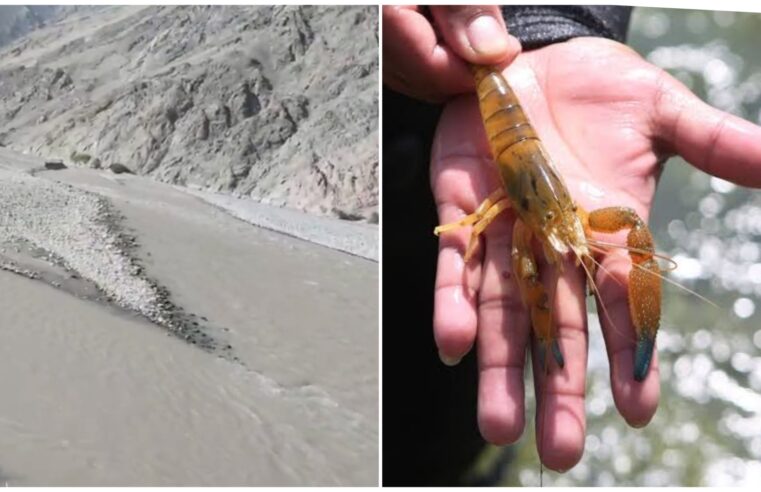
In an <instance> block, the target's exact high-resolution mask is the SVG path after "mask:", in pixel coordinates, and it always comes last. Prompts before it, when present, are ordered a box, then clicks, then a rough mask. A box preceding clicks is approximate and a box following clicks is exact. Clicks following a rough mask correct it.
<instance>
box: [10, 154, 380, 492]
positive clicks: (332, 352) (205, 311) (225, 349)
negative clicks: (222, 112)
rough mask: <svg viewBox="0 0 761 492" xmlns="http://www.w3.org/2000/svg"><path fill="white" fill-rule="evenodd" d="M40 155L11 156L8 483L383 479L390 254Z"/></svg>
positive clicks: (372, 481) (252, 482)
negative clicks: (386, 257)
mask: <svg viewBox="0 0 761 492" xmlns="http://www.w3.org/2000/svg"><path fill="white" fill-rule="evenodd" d="M41 166H42V161H40V160H38V159H35V158H33V157H29V156H21V155H18V154H13V153H11V152H9V151H7V150H6V149H0V197H2V199H3V201H4V209H3V211H2V212H0V249H1V250H2V251H1V252H0V260H2V261H0V263H2V265H3V266H4V267H5V268H6V270H5V271H0V289H1V290H0V291H2V292H3V293H4V294H3V296H0V325H2V326H3V332H4V333H5V335H4V342H3V343H2V344H0V391H2V392H3V394H4V395H6V396H7V397H6V398H4V399H3V400H2V401H1V402H0V435H3V436H4V437H3V439H0V477H2V479H3V480H5V481H7V482H8V483H9V484H11V485H64V484H65V485H101V484H102V485H109V484H113V485H148V484H153V485H258V484H272V485H275V484H292V485H310V484H323V485H329V484H353V485H370V484H375V483H377V461H378V454H377V453H378V451H377V450H378V399H377V398H378V396H377V395H378V380H377V378H378V376H377V367H378V360H377V353H378V352H377V349H378V346H377V343H378V335H377V333H378V326H377V310H378V306H377V294H378V291H377V281H378V264H377V263H376V262H373V261H369V260H366V259H364V258H361V257H359V256H357V254H358V253H357V252H356V251H355V252H354V254H347V253H343V252H340V251H335V250H332V249H329V248H326V247H322V246H318V245H315V244H311V243H309V242H305V241H302V240H299V239H295V238H293V237H290V236H285V235H282V234H278V233H276V232H273V231H270V230H263V229H261V228H257V227H253V226H252V225H250V224H248V223H246V222H244V221H242V220H239V219H236V218H234V217H232V216H231V215H229V214H228V213H225V212H223V211H222V210H221V209H220V208H219V207H218V206H212V205H210V204H208V203H205V202H204V201H202V200H200V199H199V198H198V197H196V196H193V195H191V194H189V193H186V192H184V191H182V190H180V189H176V188H173V187H171V186H168V185H164V184H161V183H156V182H152V181H150V180H147V179H142V178H139V177H135V176H122V175H120V176H116V175H113V174H111V173H109V172H108V171H94V170H89V169H67V170H63V171H33V170H35V169H37V170H39V168H40V167H41ZM30 171H32V172H31V173H30ZM30 174H32V175H30ZM257 213H259V214H262V213H264V214H266V211H265V212H262V211H261V210H258V212H257ZM273 220H274V221H282V220H283V219H282V217H280V216H276V217H274V218H273ZM304 220H305V223H308V220H307V219H304ZM350 225H356V224H350ZM317 227H320V226H317ZM363 227H364V226H363ZM368 227H370V228H372V226H368ZM291 235H293V234H292V233H291ZM376 251H377V250H376ZM13 272H17V273H13ZM19 273H21V275H19ZM176 334H179V335H180V336H179V337H177V336H171V335H176Z"/></svg>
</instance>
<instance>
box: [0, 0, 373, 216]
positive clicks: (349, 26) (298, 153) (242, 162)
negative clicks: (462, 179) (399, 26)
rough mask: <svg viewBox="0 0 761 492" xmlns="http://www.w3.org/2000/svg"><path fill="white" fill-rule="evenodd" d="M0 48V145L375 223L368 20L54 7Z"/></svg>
mask: <svg viewBox="0 0 761 492" xmlns="http://www.w3.org/2000/svg"><path fill="white" fill-rule="evenodd" d="M59 9H61V11H60V12H57V15H56V19H57V20H54V21H51V22H50V23H49V24H48V25H47V26H44V27H41V28H39V29H36V30H34V31H32V32H30V33H29V34H27V35H25V36H22V37H20V38H18V39H17V40H16V41H14V42H12V43H9V44H7V45H6V46H4V47H3V48H0V145H5V146H8V147H11V148H13V149H16V150H21V151H25V152H29V153H34V154H37V155H41V156H43V157H50V158H63V159H64V160H65V161H66V163H67V164H70V165H81V166H90V167H108V166H109V165H111V164H115V163H120V164H123V165H125V166H127V167H129V168H130V169H132V170H133V171H135V172H136V173H138V174H146V175H149V176H151V177H154V178H155V179H158V180H161V181H165V182H169V183H175V184H179V185H185V186H190V187H196V188H202V189H209V190H213V191H220V192H224V193H229V194H232V195H235V196H241V197H251V198H253V199H255V200H258V201H262V202H264V203H270V204H276V205H282V206H287V207H292V208H297V209H302V210H306V211H308V212H311V213H315V214H322V215H334V216H339V217H342V218H355V219H357V218H364V219H368V220H371V221H372V220H374V219H375V218H377V205H378V198H377V197H378V154H377V149H378V126H377V118H378V37H377V32H378V9H377V7H295V6H294V7H243V6H212V7H208V6H193V7H178V6H166V7H152V6H128V7H59Z"/></svg>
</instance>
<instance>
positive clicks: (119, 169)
mask: <svg viewBox="0 0 761 492" xmlns="http://www.w3.org/2000/svg"><path fill="white" fill-rule="evenodd" d="M108 168H109V169H110V170H111V172H112V173H114V174H123V173H126V174H135V173H134V172H132V170H131V169H130V168H128V167H127V166H125V165H124V164H120V163H118V162H115V163H113V164H111V165H110V166H108Z"/></svg>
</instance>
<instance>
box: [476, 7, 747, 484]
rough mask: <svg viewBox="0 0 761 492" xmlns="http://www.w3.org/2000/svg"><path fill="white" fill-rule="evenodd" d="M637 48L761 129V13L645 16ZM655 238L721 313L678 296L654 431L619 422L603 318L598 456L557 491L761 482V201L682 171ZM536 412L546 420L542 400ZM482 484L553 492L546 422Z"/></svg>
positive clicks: (594, 359)
mask: <svg viewBox="0 0 761 492" xmlns="http://www.w3.org/2000/svg"><path fill="white" fill-rule="evenodd" d="M629 45H630V46H631V47H633V48H634V49H636V50H637V51H638V52H639V53H640V54H642V56H644V57H646V58H647V59H648V60H649V61H650V62H652V63H654V64H656V65H658V66H660V67H662V68H664V69H666V70H668V71H669V72H670V73H671V74H672V75H674V76H675V77H677V78H678V79H680V80H681V81H682V82H684V83H685V84H686V85H687V86H688V87H689V88H690V89H691V90H693V91H694V92H695V93H696V94H697V95H698V96H700V97H701V98H702V99H703V100H704V101H707V102H709V103H710V104H712V105H713V106H715V107H718V108H721V109H723V110H726V111H729V112H731V113H733V114H736V115H739V116H741V117H743V118H746V119H748V120H750V121H753V122H756V123H760V124H761V112H760V109H761V49H759V47H760V46H761V14H750V13H732V12H710V11H691V10H677V9H653V8H635V9H634V13H633V17H632V23H631V27H630V31H629ZM650 225H651V227H652V229H653V231H654V233H655V238H656V247H657V249H658V250H659V251H661V252H665V253H666V254H668V255H670V256H672V257H673V258H674V259H675V260H676V261H677V262H678V265H679V266H678V269H677V270H676V271H674V272H672V273H671V274H670V277H671V278H672V279H674V280H677V281H679V282H680V283H682V284H683V285H685V286H686V287H688V288H690V289H694V290H695V291H697V292H698V293H700V294H702V295H704V296H706V297H708V298H709V299H711V300H712V301H713V302H715V303H716V304H718V306H719V308H715V307H713V306H711V305H709V304H708V303H705V302H703V301H700V300H699V299H697V298H696V297H695V296H691V295H689V294H686V293H685V292H683V291H681V290H679V289H677V288H675V287H672V286H669V285H665V287H664V289H665V291H664V315H663V321H662V325H661V329H660V332H659V334H658V352H659V357H660V370H661V385H662V388H661V401H660V405H659V408H658V411H657V413H656V415H655V418H654V419H653V421H652V422H651V423H650V425H648V426H647V427H646V428H644V429H633V428H631V427H629V426H628V425H627V424H626V423H625V422H624V420H623V418H622V417H621V416H620V415H619V414H618V412H617V411H616V409H615V406H614V404H613V397H612V395H611V392H610V381H609V376H608V374H609V373H608V360H607V358H606V356H605V349H604V345H603V341H602V335H601V333H600V327H599V322H598V320H597V318H596V316H595V315H594V314H592V313H591V312H590V323H589V330H590V347H589V378H588V382H587V400H586V407H587V418H588V421H587V438H586V445H585V451H584V457H583V458H582V460H581V462H580V463H579V464H578V465H577V466H576V467H574V468H573V469H572V470H570V471H569V472H567V473H565V474H556V473H552V472H547V471H545V473H544V477H543V483H544V485H562V486H574V485H588V486H610V485H633V486H667V485H681V486H697V485H700V486H724V485H746V486H747V485H750V484H754V483H755V484H757V483H761V193H760V192H758V191H753V190H748V189H743V188H740V187H737V186H735V185H733V184H731V183H728V182H726V181H723V180H719V179H717V178H712V177H710V176H708V175H706V174H704V173H702V172H700V171H696V170H694V169H692V168H691V167H690V166H689V164H687V163H686V162H684V161H683V160H682V159H680V158H674V159H671V160H670V161H669V162H668V164H667V165H666V168H665V171H664V173H663V175H662V178H661V181H660V184H659V187H658V192H657V195H656V200H655V206H654V209H653V211H652V214H651V218H650ZM590 309H591V306H590ZM527 387H531V386H530V384H528V383H527ZM527 412H529V415H533V414H534V402H533V401H531V402H527ZM472 473H473V479H474V481H475V482H480V481H482V480H484V479H485V478H486V477H491V479H487V481H490V482H493V481H496V482H497V483H499V484H502V485H513V486H515V485H530V486H536V485H539V462H538V458H537V452H536V446H535V443H534V432H533V422H531V423H530V424H529V425H528V426H527V431H526V432H525V434H524V437H523V439H522V440H521V441H520V443H519V444H518V445H516V446H512V447H509V448H504V449H499V448H495V447H490V448H488V449H487V450H486V451H485V453H484V455H483V456H482V457H481V459H479V461H478V463H477V464H476V466H475V468H474V469H473V471H472Z"/></svg>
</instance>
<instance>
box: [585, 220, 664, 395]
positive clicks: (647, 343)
mask: <svg viewBox="0 0 761 492" xmlns="http://www.w3.org/2000/svg"><path fill="white" fill-rule="evenodd" d="M588 225H589V228H590V229H592V230H593V231H598V232H606V233H611V232H618V231H621V230H624V229H629V235H628V236H627V238H626V245H627V246H628V247H629V248H631V249H630V250H629V256H630V257H631V260H632V263H633V264H634V266H633V267H632V270H631V272H630V273H629V313H630V314H631V318H632V323H633V324H634V331H635V333H636V336H637V346H636V349H635V351H634V379H635V380H637V381H643V380H644V379H645V377H646V376H647V372H648V369H649V368H650V362H651V360H652V357H653V348H654V347H655V335H656V333H657V332H658V325H659V324H660V319H661V270H660V267H659V266H658V262H657V261H656V260H655V257H654V256H653V253H654V252H655V248H654V246H653V236H652V235H651V234H650V229H648V227H647V224H645V222H644V221H643V220H642V219H641V218H640V216H639V215H637V212H635V211H634V210H632V209H631V208H627V207H608V208H601V209H599V210H594V211H592V212H590V213H589V216H588Z"/></svg>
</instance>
